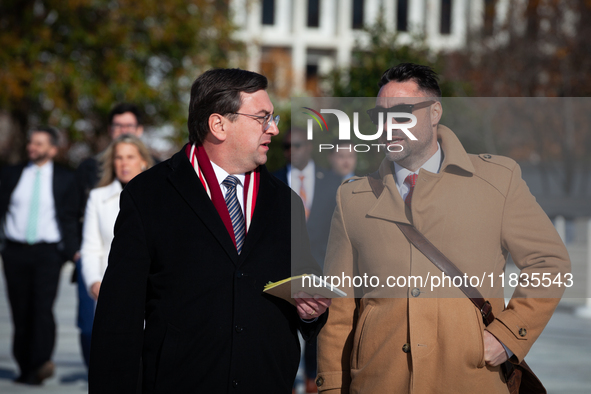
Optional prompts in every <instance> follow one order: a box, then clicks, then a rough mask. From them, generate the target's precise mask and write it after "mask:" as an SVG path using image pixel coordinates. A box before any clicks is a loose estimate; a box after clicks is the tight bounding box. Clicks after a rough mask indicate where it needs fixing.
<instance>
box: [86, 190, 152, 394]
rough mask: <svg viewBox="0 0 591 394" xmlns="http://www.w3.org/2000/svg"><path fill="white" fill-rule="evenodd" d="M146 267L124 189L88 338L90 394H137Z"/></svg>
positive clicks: (136, 218) (140, 230) (138, 222)
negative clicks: (90, 335)
mask: <svg viewBox="0 0 591 394" xmlns="http://www.w3.org/2000/svg"><path fill="white" fill-rule="evenodd" d="M150 262H151V256H150V253H149V250H148V243H147V242H146V236H145V231H144V226H143V224H142V219H141V215H140V213H139V210H138V208H137V206H136V204H135V202H134V199H133V197H132V196H131V193H129V192H128V190H127V189H125V190H124V191H123V192H122V193H121V199H120V211H119V216H118V217H117V221H116V223H115V238H114V239H113V243H112V246H111V252H110V254H109V264H108V267H107V271H106V273H105V277H104V279H103V282H102V284H101V290H100V296H99V300H98V305H97V309H96V314H95V320H94V327H93V332H92V350H91V356H90V368H89V379H88V384H89V393H91V394H99V393H105V394H107V393H108V394H116V393H122V394H123V393H133V392H135V390H136V386H137V382H138V378H139V367H140V357H141V353H142V342H143V328H144V315H145V297H146V284H147V279H148V273H149V268H150Z"/></svg>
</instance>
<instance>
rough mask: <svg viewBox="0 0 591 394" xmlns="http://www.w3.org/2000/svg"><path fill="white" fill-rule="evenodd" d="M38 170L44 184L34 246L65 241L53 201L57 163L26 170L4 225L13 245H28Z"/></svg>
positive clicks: (9, 206)
mask: <svg viewBox="0 0 591 394" xmlns="http://www.w3.org/2000/svg"><path fill="white" fill-rule="evenodd" d="M37 170H39V171H41V173H40V182H41V184H40V190H39V211H38V212H39V213H38V214H39V216H38V219H37V232H36V240H35V242H34V243H40V242H47V243H57V242H60V241H61V239H62V237H61V234H60V231H59V227H58V222H57V217H56V212H55V201H54V198H53V161H51V160H50V161H48V162H47V163H45V164H44V165H43V166H41V167H38V166H37V165H35V164H33V163H29V164H28V165H27V166H26V167H25V168H24V169H23V172H22V174H21V177H20V179H19V181H18V184H17V185H16V187H15V188H14V191H13V192H12V195H11V196H10V204H9V205H8V211H7V213H6V220H5V224H4V234H6V238H7V239H9V240H11V241H14V242H21V243H26V242H27V225H28V223H29V211H30V208H31V198H32V197H33V185H34V184H35V177H36V175H37Z"/></svg>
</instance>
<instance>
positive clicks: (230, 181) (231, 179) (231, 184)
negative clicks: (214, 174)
mask: <svg viewBox="0 0 591 394" xmlns="http://www.w3.org/2000/svg"><path fill="white" fill-rule="evenodd" d="M237 184H238V178H236V177H235V176H234V175H228V176H227V177H226V179H224V181H223V182H222V185H224V186H226V187H227V188H228V189H234V188H235V187H236V185H237Z"/></svg>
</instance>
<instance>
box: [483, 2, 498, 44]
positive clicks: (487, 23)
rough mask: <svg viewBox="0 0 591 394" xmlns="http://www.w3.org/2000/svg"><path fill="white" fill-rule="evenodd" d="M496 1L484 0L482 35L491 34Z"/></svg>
mask: <svg viewBox="0 0 591 394" xmlns="http://www.w3.org/2000/svg"><path fill="white" fill-rule="evenodd" d="M496 3H497V1H496V0H484V26H483V28H484V35H485V36H491V35H492V34H493V29H494V23H495V13H496V12H495V7H496Z"/></svg>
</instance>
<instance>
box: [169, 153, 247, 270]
mask: <svg viewBox="0 0 591 394" xmlns="http://www.w3.org/2000/svg"><path fill="white" fill-rule="evenodd" d="M185 148H186V146H184V147H183V148H182V149H181V150H180V152H178V153H176V154H175V155H173V156H172V157H171V158H170V161H169V162H168V165H169V167H170V169H171V172H170V174H169V175H168V180H169V182H170V183H171V184H172V186H173V187H174V188H175V189H176V191H177V192H178V193H179V194H180V195H181V197H182V198H183V199H184V200H185V201H186V203H187V204H188V205H189V207H191V210H193V212H194V213H195V214H196V215H197V217H199V219H200V220H201V221H202V222H203V223H204V224H205V226H206V227H207V228H208V230H209V231H210V232H211V233H212V234H213V235H214V237H215V238H216V239H217V240H218V242H219V243H220V245H221V246H222V247H223V248H224V250H225V251H226V253H227V254H228V256H229V257H230V258H231V259H232V261H233V262H234V264H238V253H237V252H236V248H235V247H234V242H233V241H232V238H231V237H230V234H228V231H227V230H226V227H225V226H224V222H222V219H221V218H220V215H219V214H218V212H217V210H216V209H215V207H214V205H213V202H212V201H211V199H210V198H209V196H208V195H207V192H206V191H205V188H204V187H203V185H202V184H201V181H200V180H199V178H198V177H197V173H195V169H194V168H193V166H192V165H191V163H190V162H189V159H188V158H187V155H186V154H185Z"/></svg>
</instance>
